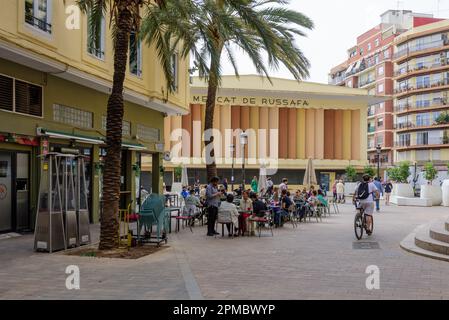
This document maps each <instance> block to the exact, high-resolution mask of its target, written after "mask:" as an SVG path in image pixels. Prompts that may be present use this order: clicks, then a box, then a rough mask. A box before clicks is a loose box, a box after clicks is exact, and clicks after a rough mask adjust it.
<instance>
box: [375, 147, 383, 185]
mask: <svg viewBox="0 0 449 320" xmlns="http://www.w3.org/2000/svg"><path fill="white" fill-rule="evenodd" d="M376 152H377V178H378V179H380V153H381V152H382V147H381V145H380V144H378V145H377V147H376Z"/></svg>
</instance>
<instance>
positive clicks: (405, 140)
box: [398, 133, 410, 147]
mask: <svg viewBox="0 0 449 320" xmlns="http://www.w3.org/2000/svg"><path fill="white" fill-rule="evenodd" d="M398 145H399V147H409V146H410V133H403V134H399V135H398Z"/></svg>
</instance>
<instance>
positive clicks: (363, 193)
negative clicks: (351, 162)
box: [356, 182, 369, 200]
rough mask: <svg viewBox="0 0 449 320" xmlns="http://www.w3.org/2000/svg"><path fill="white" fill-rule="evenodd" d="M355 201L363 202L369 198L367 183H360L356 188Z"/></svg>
mask: <svg viewBox="0 0 449 320" xmlns="http://www.w3.org/2000/svg"><path fill="white" fill-rule="evenodd" d="M356 196H357V199H359V200H365V199H367V198H368V197H369V185H368V182H361V183H360V184H359V187H358V188H357V194H356Z"/></svg>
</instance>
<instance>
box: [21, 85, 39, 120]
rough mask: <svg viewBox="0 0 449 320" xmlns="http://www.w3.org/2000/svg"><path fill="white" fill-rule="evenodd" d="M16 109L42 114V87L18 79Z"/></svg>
mask: <svg viewBox="0 0 449 320" xmlns="http://www.w3.org/2000/svg"><path fill="white" fill-rule="evenodd" d="M15 91H16V92H15V98H16V105H15V111H16V112H18V113H23V114H29V115H32V116H38V117H40V116H42V88H41V87H39V86H35V85H33V84H30V83H27V82H23V81H19V80H16V83H15Z"/></svg>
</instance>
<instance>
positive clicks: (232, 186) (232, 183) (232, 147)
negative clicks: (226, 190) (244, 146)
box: [229, 144, 235, 192]
mask: <svg viewBox="0 0 449 320" xmlns="http://www.w3.org/2000/svg"><path fill="white" fill-rule="evenodd" d="M229 149H231V157H232V167H231V192H234V156H235V145H233V144H231V145H230V146H229Z"/></svg>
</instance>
